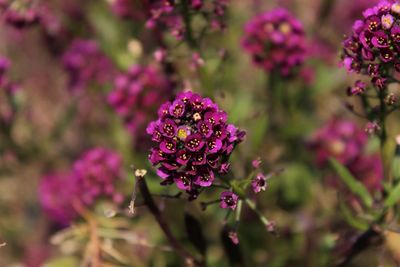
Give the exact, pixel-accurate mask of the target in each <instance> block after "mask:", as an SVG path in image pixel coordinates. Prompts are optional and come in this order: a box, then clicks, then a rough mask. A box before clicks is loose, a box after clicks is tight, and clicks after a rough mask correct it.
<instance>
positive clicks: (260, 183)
mask: <svg viewBox="0 0 400 267" xmlns="http://www.w3.org/2000/svg"><path fill="white" fill-rule="evenodd" d="M267 186H268V184H267V178H266V177H265V175H264V174H263V173H258V174H257V175H256V177H255V178H254V179H253V181H252V182H251V188H252V189H253V191H254V193H260V191H261V190H262V191H265V189H266V188H267Z"/></svg>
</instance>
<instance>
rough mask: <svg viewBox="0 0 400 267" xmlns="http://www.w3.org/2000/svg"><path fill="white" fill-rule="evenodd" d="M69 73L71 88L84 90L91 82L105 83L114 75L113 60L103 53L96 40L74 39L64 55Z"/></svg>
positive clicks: (65, 66)
mask: <svg viewBox="0 0 400 267" xmlns="http://www.w3.org/2000/svg"><path fill="white" fill-rule="evenodd" d="M62 63H63V65H64V69H65V70H66V71H67V73H68V75H69V88H70V89H71V90H72V91H76V90H78V91H79V90H82V89H83V88H85V87H86V86H88V85H89V84H90V83H91V82H96V83H98V84H104V83H106V82H108V81H110V80H111V79H112V77H113V72H114V67H113V64H112V62H111V61H110V60H109V59H108V58H107V57H106V56H105V55H104V54H103V53H102V51H101V50H100V48H99V46H98V45H97V43H96V41H94V40H83V39H77V40H74V41H73V42H72V43H71V44H70V46H69V48H68V49H67V51H66V52H65V53H64V55H63V57H62Z"/></svg>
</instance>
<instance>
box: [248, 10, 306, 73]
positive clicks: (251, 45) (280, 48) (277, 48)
mask: <svg viewBox="0 0 400 267" xmlns="http://www.w3.org/2000/svg"><path fill="white" fill-rule="evenodd" d="M242 45H243V48H244V49H245V51H246V52H247V53H249V54H250V55H251V57H252V59H253V62H254V64H255V65H256V66H258V67H260V68H262V69H264V70H265V71H267V72H277V73H279V74H280V75H282V76H288V75H290V74H293V73H294V72H295V70H296V68H298V67H299V66H301V65H302V64H303V63H304V60H305V56H306V41H305V36H304V29H303V25H302V24H301V22H300V21H298V20H297V19H296V18H295V17H293V16H292V15H291V14H289V12H288V11H287V10H285V9H283V8H279V9H275V10H272V11H269V12H266V13H263V14H261V15H258V16H256V17H254V18H253V19H252V20H251V21H249V22H248V23H247V24H246V27H245V33H244V36H243V39H242Z"/></svg>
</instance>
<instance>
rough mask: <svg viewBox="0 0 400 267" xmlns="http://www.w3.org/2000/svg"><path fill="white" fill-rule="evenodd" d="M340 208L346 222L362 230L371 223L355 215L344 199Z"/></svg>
mask: <svg viewBox="0 0 400 267" xmlns="http://www.w3.org/2000/svg"><path fill="white" fill-rule="evenodd" d="M339 205H340V210H341V211H342V214H343V216H344V218H345V220H346V222H347V223H348V224H349V225H350V226H352V227H354V228H356V229H359V230H361V231H365V230H367V229H368V227H369V225H368V223H367V222H365V221H362V220H360V219H359V218H357V217H355V216H353V212H352V211H351V210H350V209H349V208H348V207H347V206H346V204H345V203H344V202H342V201H340V204H339Z"/></svg>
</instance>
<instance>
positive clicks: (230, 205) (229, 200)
mask: <svg viewBox="0 0 400 267" xmlns="http://www.w3.org/2000/svg"><path fill="white" fill-rule="evenodd" d="M220 200H221V201H220V204H219V206H220V207H221V208H222V209H232V210H234V209H236V205H237V202H238V200H239V196H238V195H236V194H235V193H233V192H231V191H224V192H222V193H221V199H220Z"/></svg>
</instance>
